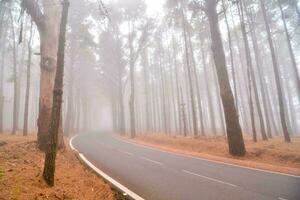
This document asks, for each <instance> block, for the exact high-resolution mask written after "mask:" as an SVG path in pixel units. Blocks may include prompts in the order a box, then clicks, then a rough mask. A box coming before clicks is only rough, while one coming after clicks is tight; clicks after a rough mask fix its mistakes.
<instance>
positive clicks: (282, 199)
mask: <svg viewBox="0 0 300 200" xmlns="http://www.w3.org/2000/svg"><path fill="white" fill-rule="evenodd" d="M278 199H279V200H287V199H285V198H282V197H278Z"/></svg>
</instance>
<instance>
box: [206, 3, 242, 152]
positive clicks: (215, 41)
mask: <svg viewBox="0 0 300 200" xmlns="http://www.w3.org/2000/svg"><path fill="white" fill-rule="evenodd" d="M216 6H217V1H216V0H206V14H207V17H208V21H209V26H210V33H211V41H212V51H213V55H214V61H215V67H216V71H217V75H218V80H219V86H220V87H219V88H220V94H221V98H222V103H223V109H224V113H225V120H226V129H227V139H228V145H229V152H230V154H232V155H235V156H243V155H245V153H246V149H245V144H244V139H243V135H242V129H241V126H240V124H239V119H238V114H237V111H236V108H235V104H234V98H233V94H232V91H231V88H230V83H229V79H228V74H227V68H226V60H225V54H224V49H223V44H222V39H221V33H220V29H219V22H218V14H217V10H216Z"/></svg>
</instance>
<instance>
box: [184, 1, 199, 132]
mask: <svg viewBox="0 0 300 200" xmlns="http://www.w3.org/2000/svg"><path fill="white" fill-rule="evenodd" d="M181 20H182V31H183V37H184V49H185V59H186V67H187V73H188V82H189V86H190V87H189V89H190V100H191V109H192V120H193V123H192V124H193V134H194V136H197V135H198V123H197V115H196V106H195V95H194V87H193V81H192V72H191V65H190V58H189V50H188V41H187V31H186V22H185V15H184V11H183V5H182V4H181Z"/></svg>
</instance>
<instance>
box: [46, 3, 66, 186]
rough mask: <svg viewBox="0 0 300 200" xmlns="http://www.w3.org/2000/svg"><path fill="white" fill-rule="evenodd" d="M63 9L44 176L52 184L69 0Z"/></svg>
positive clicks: (61, 93) (59, 116) (59, 115)
mask: <svg viewBox="0 0 300 200" xmlns="http://www.w3.org/2000/svg"><path fill="white" fill-rule="evenodd" d="M62 7H63V9H62V15H61V23H60V32H59V45H58V51H57V69H56V74H55V83H54V90H53V106H52V112H51V122H50V126H49V134H48V136H49V142H50V143H49V147H48V148H47V151H46V156H45V164H44V171H43V177H44V179H45V181H46V183H47V184H48V185H50V186H53V185H54V173H55V159H56V153H57V146H58V131H59V124H60V122H61V120H60V118H61V105H62V95H63V77H64V55H65V54H64V51H65V42H66V39H65V35H66V26H67V20H68V10H69V1H68V0H64V1H63V6H62Z"/></svg>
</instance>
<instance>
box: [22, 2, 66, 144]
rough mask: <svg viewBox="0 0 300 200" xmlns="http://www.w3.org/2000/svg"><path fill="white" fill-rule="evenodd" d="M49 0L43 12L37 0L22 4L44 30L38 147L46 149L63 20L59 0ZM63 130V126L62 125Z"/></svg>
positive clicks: (42, 30)
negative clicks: (61, 19) (60, 24)
mask: <svg viewBox="0 0 300 200" xmlns="http://www.w3.org/2000/svg"><path fill="white" fill-rule="evenodd" d="M48 4H49V2H48V1H47V0H44V1H43V5H44V6H43V7H44V8H43V11H44V12H43V13H42V11H41V8H40V7H39V5H38V4H37V3H36V1H33V0H22V7H23V8H24V9H25V10H26V11H27V13H28V14H29V15H30V16H31V18H32V20H33V21H34V22H35V24H36V25H37V28H38V30H39V34H40V53H41V62H40V67H41V75H40V97H39V116H38V123H37V124H38V134H37V135H38V141H37V144H38V147H39V149H40V150H46V147H47V138H48V132H49V131H48V128H49V122H50V119H51V109H52V101H53V93H52V91H53V88H54V79H55V72H56V64H57V63H56V62H57V49H58V36H59V23H56V22H58V21H60V17H61V6H60V4H59V1H58V0H55V1H53V2H52V4H51V6H49V5H48ZM60 130H61V128H60ZM59 135H60V136H59V138H62V131H59ZM59 146H61V147H62V146H64V145H63V140H59Z"/></svg>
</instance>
